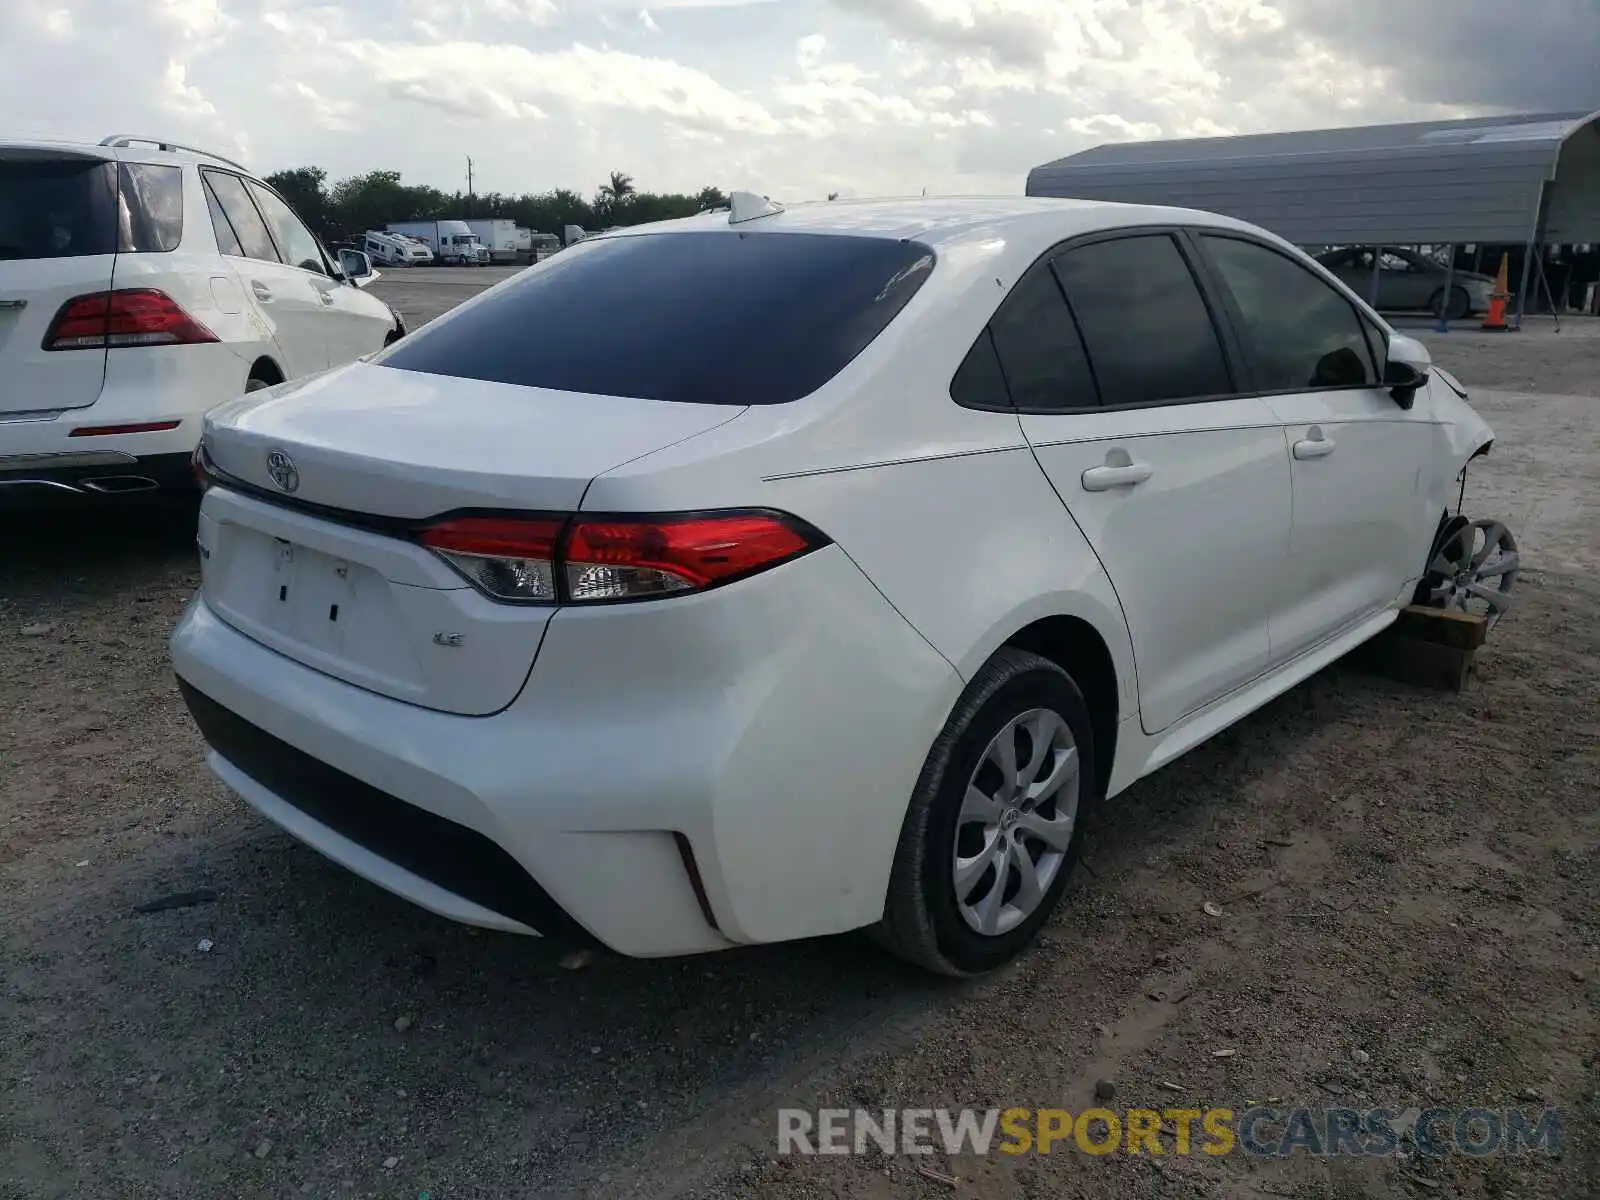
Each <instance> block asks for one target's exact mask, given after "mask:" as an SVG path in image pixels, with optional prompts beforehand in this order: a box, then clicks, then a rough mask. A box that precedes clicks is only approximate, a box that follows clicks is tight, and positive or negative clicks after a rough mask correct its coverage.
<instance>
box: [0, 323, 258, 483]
mask: <svg viewBox="0 0 1600 1200" xmlns="http://www.w3.org/2000/svg"><path fill="white" fill-rule="evenodd" d="M248 371H249V366H248V362H247V361H246V360H245V359H244V358H242V357H241V356H240V355H239V354H238V353H236V352H235V351H234V349H233V348H232V347H231V346H230V345H228V344H227V343H224V342H214V343H210V344H206V345H198V346H172V347H159V346H152V347H142V348H139V349H131V350H115V351H112V352H111V354H110V355H109V356H108V357H107V361H106V376H105V383H104V385H103V386H102V387H101V389H100V394H99V397H98V398H97V399H96V400H95V402H94V403H93V404H88V405H85V406H83V407H81V408H69V409H65V410H62V411H58V412H53V413H51V412H44V413H39V414H36V415H34V416H31V417H24V418H17V417H13V418H9V419H8V418H5V417H0V504H5V505H7V506H14V505H16V504H19V503H20V504H24V505H30V506H31V505H34V504H40V503H48V502H50V501H52V500H56V501H60V500H65V501H68V502H79V503H81V502H96V503H102V502H107V501H116V500H126V499H131V498H134V497H136V496H138V495H140V494H149V493H151V492H156V491H166V490H171V489H178V490H189V489H192V487H193V484H194V480H193V476H192V475H191V474H190V472H189V456H190V455H191V454H193V453H194V447H195V443H196V442H198V441H199V440H200V426H201V422H202V420H203V418H204V416H205V414H206V412H207V411H208V410H210V409H211V408H213V407H215V406H216V405H218V404H221V403H222V402H223V401H225V400H231V399H233V398H234V397H235V396H237V395H239V394H240V393H242V392H243V391H244V386H245V377H246V375H247V374H248ZM165 424H171V425H172V428H170V429H150V430H145V431H143V432H136V433H92V432H91V433H88V434H80V433H78V432H77V431H79V430H95V429H105V428H107V427H121V426H139V425H165ZM96 480H104V481H109V482H107V483H105V484H104V485H102V486H99V487H97V486H91V485H92V483H93V481H96Z"/></svg>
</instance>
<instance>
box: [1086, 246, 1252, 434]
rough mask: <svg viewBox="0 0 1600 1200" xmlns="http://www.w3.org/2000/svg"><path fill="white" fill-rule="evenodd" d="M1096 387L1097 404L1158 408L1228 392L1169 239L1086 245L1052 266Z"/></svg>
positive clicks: (1205, 320)
mask: <svg viewBox="0 0 1600 1200" xmlns="http://www.w3.org/2000/svg"><path fill="white" fill-rule="evenodd" d="M1055 269H1056V272H1057V274H1058V275H1059V276H1060V279H1061V284H1062V287H1064V288H1065V289H1066V293H1067V299H1068V300H1070V301H1071V302H1072V312H1073V315H1075V316H1076V317H1077V319H1078V327H1079V329H1081V330H1082V331H1083V340H1084V342H1085V343H1086V344H1087V347H1088V351H1089V361H1090V362H1091V363H1093V364H1094V374H1095V379H1096V380H1097V381H1098V383H1099V384H1100V403H1101V404H1105V405H1120V404H1159V403H1163V402H1167V403H1171V402H1175V401H1181V400H1192V399H1199V398H1202V397H1206V396H1223V395H1227V394H1229V393H1231V392H1232V391H1233V390H1234V389H1233V383H1232V381H1231V379H1230V378H1229V375H1228V366H1227V360H1226V359H1225V358H1224V357H1223V353H1222V344H1221V342H1220V341H1219V340H1218V338H1217V331H1216V327H1215V326H1214V325H1213V324H1212V323H1211V314H1210V312H1209V310H1208V309H1207V308H1206V304H1205V301H1204V300H1203V299H1202V298H1201V296H1200V288H1199V285H1198V284H1196V283H1195V280H1194V276H1193V274H1192V273H1191V272H1190V270H1189V266H1188V264H1187V263H1186V262H1185V261H1184V259H1183V255H1182V254H1181V253H1180V252H1179V250H1178V245H1177V243H1176V242H1175V241H1173V239H1172V238H1171V237H1170V236H1168V235H1166V234H1146V235H1142V236H1138V237H1125V238H1116V239H1114V240H1111V241H1104V242H1091V243H1090V244H1088V245H1086V246H1079V247H1077V248H1075V249H1072V250H1069V251H1067V252H1066V253H1065V254H1063V255H1061V256H1060V257H1059V258H1057V259H1056V260H1055Z"/></svg>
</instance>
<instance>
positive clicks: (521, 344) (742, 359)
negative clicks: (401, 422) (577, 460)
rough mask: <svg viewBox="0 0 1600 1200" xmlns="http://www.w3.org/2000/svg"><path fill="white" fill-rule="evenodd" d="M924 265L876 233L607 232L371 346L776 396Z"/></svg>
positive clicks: (676, 393) (863, 330)
mask: <svg viewBox="0 0 1600 1200" xmlns="http://www.w3.org/2000/svg"><path fill="white" fill-rule="evenodd" d="M933 266H934V254H933V251H932V250H931V249H929V248H928V247H927V246H924V245H921V244H919V243H917V242H910V241H899V240H893V239H889V238H874V237H854V236H844V235H828V234H811V233H786V232H785V233H778V232H772V233H758V232H732V231H729V232H716V233H652V234H634V235H628V236H623V237H615V238H606V239H604V240H596V241H591V242H584V243H582V244H581V245H578V246H574V247H572V248H571V249H569V250H565V251H563V252H562V253H560V254H558V255H555V256H554V257H553V258H549V259H546V260H545V261H544V262H542V263H540V264H539V265H538V266H537V267H533V268H530V269H529V270H527V271H525V272H523V273H522V274H521V275H519V276H517V277H516V278H515V279H514V280H513V281H510V282H508V283H507V284H506V285H505V286H504V287H503V288H502V289H499V290H496V291H495V292H492V293H485V294H484V296H483V297H482V299H480V300H479V301H478V302H477V303H475V304H473V305H471V306H470V307H468V308H464V309H461V310H459V311H457V312H455V313H452V314H450V315H449V316H447V317H445V318H443V319H441V320H438V321H432V322H430V323H428V324H427V325H424V326H423V327H422V328H421V329H419V330H418V331H417V332H415V333H413V334H410V335H409V336H407V337H405V338H402V339H401V340H400V341H398V342H396V343H395V344H394V345H393V346H392V347H391V348H390V349H389V350H387V351H385V352H383V353H381V354H380V355H379V356H378V358H377V359H376V360H375V361H376V362H379V363H382V364H383V365H384V366H388V367H398V368H400V369H401V370H406V371H425V372H427V373H429V374H433V375H448V376H454V377H456V378H463V379H483V380H489V381H492V382H495V383H514V384H523V385H525V386H528V387H539V388H553V389H557V390H560V391H568V392H585V393H589V394H593V395H604V396H633V397H638V398H641V399H647V400H671V401H682V402H684V403H688V404H741V405H742V404H782V403H785V402H788V401H791V400H797V399H799V398H800V397H801V396H805V395H808V394H809V393H811V392H813V391H815V390H816V389H817V388H819V387H821V386H822V385H823V384H825V383H827V382H828V380H830V379H832V378H833V377H834V376H835V375H837V374H838V373H839V372H840V371H841V370H843V369H844V368H845V367H846V366H847V365H848V364H849V363H850V361H851V360H852V359H854V358H855V357H856V355H858V354H860V353H861V351H863V350H864V349H866V348H867V346H868V345H869V344H871V342H872V341H873V339H874V338H876V337H877V336H878V335H879V334H880V333H882V332H883V330H884V329H885V328H886V327H887V326H888V324H889V322H891V321H892V320H894V318H895V317H896V316H897V315H898V314H899V312H900V310H901V309H903V308H904V307H905V306H906V304H907V302H909V301H910V299H911V297H912V296H914V295H915V294H916V293H917V290H918V289H919V288H920V287H921V286H922V284H923V282H924V281H925V280H926V279H927V278H928V275H929V274H930V272H931V271H932V269H933Z"/></svg>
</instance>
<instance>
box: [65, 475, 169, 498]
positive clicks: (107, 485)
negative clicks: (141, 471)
mask: <svg viewBox="0 0 1600 1200" xmlns="http://www.w3.org/2000/svg"><path fill="white" fill-rule="evenodd" d="M80 482H81V483H82V484H83V486H84V487H86V488H88V489H89V490H90V491H91V492H100V493H101V494H102V495H123V494H124V493H127V492H153V491H155V490H156V488H158V487H160V486H161V485H160V484H158V483H157V482H156V481H155V480H154V479H151V478H150V477H149V476H148V475H96V476H95V477H94V478H92V479H84V480H80Z"/></svg>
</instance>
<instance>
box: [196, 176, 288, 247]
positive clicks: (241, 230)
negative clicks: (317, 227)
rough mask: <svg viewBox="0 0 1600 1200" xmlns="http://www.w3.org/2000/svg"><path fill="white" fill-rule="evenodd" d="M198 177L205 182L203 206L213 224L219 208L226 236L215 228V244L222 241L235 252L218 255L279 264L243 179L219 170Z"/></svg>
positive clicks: (220, 244)
mask: <svg viewBox="0 0 1600 1200" xmlns="http://www.w3.org/2000/svg"><path fill="white" fill-rule="evenodd" d="M201 178H202V179H204V180H205V185H206V191H207V193H208V196H207V203H208V204H210V206H211V211H212V216H213V221H214V220H215V216H216V213H217V211H218V210H219V209H220V210H221V212H222V215H223V220H224V222H225V224H226V225H227V234H226V235H224V233H223V231H222V229H221V228H220V227H219V228H218V230H217V245H218V246H219V247H222V246H223V244H224V243H225V242H226V243H228V244H229V245H231V246H234V247H237V249H236V250H229V249H223V250H222V252H223V253H224V254H242V255H243V256H244V257H245V258H259V259H262V260H263V261H265V262H278V261H280V260H279V258H278V251H277V250H276V249H275V248H274V247H273V245H272V235H271V234H269V233H268V232H267V226H266V222H264V221H263V220H262V219H261V214H260V213H258V212H257V211H256V206H255V205H254V204H253V203H252V202H251V200H250V193H248V192H247V191H245V190H244V180H242V179H240V178H239V177H238V176H237V175H228V174H225V173H223V172H222V171H204V172H202V173H201ZM213 201H214V202H215V203H212V202H213Z"/></svg>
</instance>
